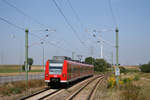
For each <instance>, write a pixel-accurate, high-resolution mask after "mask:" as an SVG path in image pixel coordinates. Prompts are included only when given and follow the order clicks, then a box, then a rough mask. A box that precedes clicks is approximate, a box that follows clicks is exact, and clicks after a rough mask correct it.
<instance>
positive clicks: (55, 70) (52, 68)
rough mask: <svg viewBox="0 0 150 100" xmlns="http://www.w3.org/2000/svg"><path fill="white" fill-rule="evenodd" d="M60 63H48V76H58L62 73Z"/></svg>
mask: <svg viewBox="0 0 150 100" xmlns="http://www.w3.org/2000/svg"><path fill="white" fill-rule="evenodd" d="M62 67H63V64H62V63H50V64H49V72H50V74H55V75H56V74H57V75H60V74H61V72H62Z"/></svg>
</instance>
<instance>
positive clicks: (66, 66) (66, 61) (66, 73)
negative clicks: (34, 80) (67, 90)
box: [45, 56, 94, 85]
mask: <svg viewBox="0 0 150 100" xmlns="http://www.w3.org/2000/svg"><path fill="white" fill-rule="evenodd" d="M93 72H94V66H93V65H89V64H85V63H81V62H79V61H78V62H77V61H73V60H71V59H70V58H69V57H65V56H54V57H53V59H52V60H47V62H46V65H45V82H48V85H51V83H54V84H55V83H69V82H73V81H75V80H78V79H81V78H85V77H89V76H92V75H93Z"/></svg>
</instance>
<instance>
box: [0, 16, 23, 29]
mask: <svg viewBox="0 0 150 100" xmlns="http://www.w3.org/2000/svg"><path fill="white" fill-rule="evenodd" d="M0 20H2V21H3V22H5V23H7V24H9V25H11V26H13V27H15V28H17V29H19V30H25V28H22V27H20V26H18V25H16V24H14V23H12V22H10V21H8V20H7V19H5V18H2V17H0Z"/></svg>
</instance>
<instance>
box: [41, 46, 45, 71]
mask: <svg viewBox="0 0 150 100" xmlns="http://www.w3.org/2000/svg"><path fill="white" fill-rule="evenodd" d="M42 49H43V70H44V68H45V67H44V47H42ZM43 72H44V71H43Z"/></svg>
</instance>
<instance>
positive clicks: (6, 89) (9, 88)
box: [0, 80, 45, 96]
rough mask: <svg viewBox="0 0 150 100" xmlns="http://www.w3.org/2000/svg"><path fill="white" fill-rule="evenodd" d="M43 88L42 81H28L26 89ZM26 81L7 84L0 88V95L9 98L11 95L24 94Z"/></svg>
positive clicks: (43, 83)
mask: <svg viewBox="0 0 150 100" xmlns="http://www.w3.org/2000/svg"><path fill="white" fill-rule="evenodd" d="M42 86H45V82H44V80H29V82H28V88H29V89H30V88H37V87H42ZM26 87H27V85H26V81H18V82H12V83H7V84H4V85H1V86H0V94H1V95H3V96H10V95H13V94H20V93H22V92H24V91H25V90H26V89H27V88H26Z"/></svg>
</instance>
